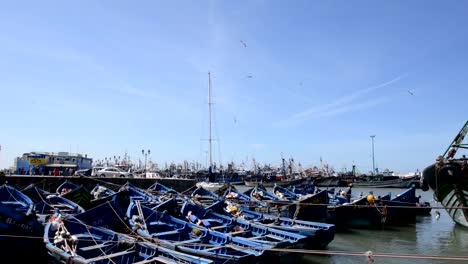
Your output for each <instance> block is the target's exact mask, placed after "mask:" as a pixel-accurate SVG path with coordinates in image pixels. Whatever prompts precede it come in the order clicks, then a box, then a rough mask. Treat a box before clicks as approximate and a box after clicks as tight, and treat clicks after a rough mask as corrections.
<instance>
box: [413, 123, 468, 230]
mask: <svg viewBox="0 0 468 264" xmlns="http://www.w3.org/2000/svg"><path fill="white" fill-rule="evenodd" d="M467 133H468V121H467V122H466V123H465V125H464V126H463V127H462V128H461V130H460V131H459V133H458V134H457V135H456V136H455V138H454V139H453V141H452V142H451V144H450V145H449V147H448V148H447V149H446V151H445V152H444V154H442V155H440V156H439V157H438V158H437V159H436V161H435V163H434V164H432V165H429V166H428V167H426V168H425V169H424V170H423V174H422V184H421V189H422V190H423V191H427V190H428V189H429V188H431V189H432V190H433V191H434V198H435V199H436V201H438V202H440V203H441V204H442V205H443V206H444V208H445V210H446V211H447V213H448V214H449V215H450V217H451V218H452V220H453V221H454V222H455V223H457V224H459V225H461V226H465V227H468V209H467V208H468V159H467V158H466V156H465V154H463V153H462V154H461V155H460V153H458V152H459V150H460V149H462V150H464V151H465V153H466V149H468V144H466V143H464V139H465V136H466V134H467ZM457 154H458V155H457ZM455 155H457V156H455Z"/></svg>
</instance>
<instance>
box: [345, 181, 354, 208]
mask: <svg viewBox="0 0 468 264" xmlns="http://www.w3.org/2000/svg"><path fill="white" fill-rule="evenodd" d="M352 187H353V184H352V183H350V184H349V185H348V188H346V194H345V197H346V199H348V203H350V202H351V188H352Z"/></svg>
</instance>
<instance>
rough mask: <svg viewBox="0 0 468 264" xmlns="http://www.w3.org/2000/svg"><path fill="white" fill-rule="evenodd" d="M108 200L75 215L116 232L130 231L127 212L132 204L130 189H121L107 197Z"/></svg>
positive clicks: (87, 222)
mask: <svg viewBox="0 0 468 264" xmlns="http://www.w3.org/2000/svg"><path fill="white" fill-rule="evenodd" d="M107 199H108V201H106V202H104V203H101V204H99V205H97V206H95V207H93V208H91V209H88V210H87V211H85V212H83V213H80V214H76V215H75V216H74V217H75V218H76V219H78V220H80V221H81V222H83V223H86V224H88V225H91V226H96V227H104V228H107V229H111V230H114V231H116V232H122V233H126V232H128V231H129V230H128V225H127V223H126V222H127V221H126V220H125V214H126V212H127V209H128V205H129V204H130V199H131V198H130V196H129V194H128V191H126V190H121V191H119V192H116V193H114V194H113V195H111V197H108V198H107Z"/></svg>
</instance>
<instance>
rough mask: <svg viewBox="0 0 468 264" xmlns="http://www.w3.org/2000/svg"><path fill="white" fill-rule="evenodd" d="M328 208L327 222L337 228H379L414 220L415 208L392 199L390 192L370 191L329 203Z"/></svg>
mask: <svg viewBox="0 0 468 264" xmlns="http://www.w3.org/2000/svg"><path fill="white" fill-rule="evenodd" d="M328 208H329V211H328V219H327V222H329V223H333V224H335V225H336V226H337V227H338V228H349V227H352V228H365V229H374V228H377V229H379V228H382V227H385V226H401V225H407V224H414V223H415V222H416V213H415V210H414V209H413V208H412V207H408V204H407V203H405V202H399V201H392V200H391V199H390V194H386V195H384V196H382V197H379V196H377V197H376V196H374V194H373V192H372V191H371V192H369V194H368V195H365V196H363V197H360V198H357V199H355V200H353V201H352V202H351V203H344V204H337V205H330V206H329V207H328Z"/></svg>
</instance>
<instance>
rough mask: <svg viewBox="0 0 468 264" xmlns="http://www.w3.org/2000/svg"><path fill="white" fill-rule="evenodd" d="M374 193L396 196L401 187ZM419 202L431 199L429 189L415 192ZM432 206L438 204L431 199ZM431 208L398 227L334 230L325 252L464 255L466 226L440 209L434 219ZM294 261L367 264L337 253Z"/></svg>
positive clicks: (467, 239)
mask: <svg viewBox="0 0 468 264" xmlns="http://www.w3.org/2000/svg"><path fill="white" fill-rule="evenodd" d="M353 191H354V193H355V194H358V193H359V192H361V191H362V192H364V193H368V192H369V189H365V188H359V189H357V188H356V190H353ZM373 191H374V193H377V194H380V195H384V194H387V193H388V192H391V193H392V195H393V196H394V195H396V194H398V193H400V192H403V191H404V189H378V190H373ZM417 195H421V200H422V201H431V200H433V193H432V192H431V191H428V192H423V191H421V190H418V191H417ZM432 205H433V206H440V204H438V203H435V202H432ZM435 210H436V209H433V210H432V212H431V214H430V215H425V216H418V217H417V219H416V223H415V224H412V225H407V226H402V227H385V228H384V229H382V230H366V229H346V230H340V231H338V232H337V233H336V235H335V239H334V240H333V241H332V242H331V243H330V244H329V246H328V249H327V250H328V252H332V251H341V252H347V253H363V252H366V251H368V250H370V251H373V252H374V253H391V254H419V255H426V256H429V255H434V256H467V257H468V254H467V252H466V248H468V228H464V227H461V226H458V225H455V223H454V222H453V221H452V219H451V218H450V216H449V215H448V214H447V213H446V212H445V210H444V209H438V211H439V212H440V219H438V220H437V219H436V217H435V213H434V211H435ZM296 257H298V259H297V260H296V261H294V262H295V263H301V264H302V263H304V264H306V263H307V264H314V263H325V264H326V263H330V264H331V263H333V264H334V263H340V264H341V263H345V264H347V263H349V264H354V263H359V264H362V263H367V259H366V257H365V256H338V255H313V254H300V255H299V256H296ZM374 263H390V264H392V263H395V264H400V263H410V264H419V263H421V264H422V263H441V264H442V263H444V264H445V263H463V262H462V261H453V260H451V261H450V260H429V259H409V258H396V257H394V258H384V257H375V262H374Z"/></svg>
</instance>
